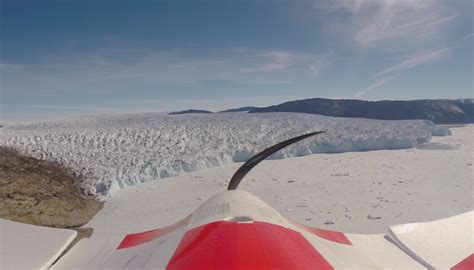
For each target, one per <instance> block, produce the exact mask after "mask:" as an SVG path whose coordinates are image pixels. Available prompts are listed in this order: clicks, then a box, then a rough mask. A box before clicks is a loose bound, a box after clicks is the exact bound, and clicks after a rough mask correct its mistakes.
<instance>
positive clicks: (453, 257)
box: [0, 132, 474, 270]
mask: <svg viewBox="0 0 474 270" xmlns="http://www.w3.org/2000/svg"><path fill="white" fill-rule="evenodd" d="M319 133H321V132H314V133H309V134H306V135H302V136H299V137H296V138H293V139H290V140H287V141H284V142H282V143H279V144H277V145H274V146H272V147H270V148H267V149H266V150H264V151H262V152H261V153H259V154H257V155H256V156H254V157H252V158H251V159H250V160H249V161H247V162H246V163H245V164H244V165H242V167H240V168H239V170H237V172H236V173H235V174H234V176H233V177H232V179H231V181H230V183H229V187H228V190H227V191H225V192H222V193H219V194H216V195H215V196H214V197H212V198H210V199H209V200H208V201H206V202H205V203H203V204H202V205H201V206H200V207H199V208H198V209H196V210H195V211H194V212H192V213H191V214H190V215H188V216H186V217H184V218H183V219H181V220H180V221H177V222H176V223H174V224H172V225H169V226H167V227H163V228H150V230H149V231H145V232H138V233H134V234H129V235H124V236H123V237H120V238H117V239H115V238H107V237H104V238H103V239H102V241H100V243H101V244H98V245H95V246H94V248H91V247H90V245H88V243H87V241H89V240H88V239H83V240H81V241H80V242H79V243H78V244H77V245H75V246H74V247H73V248H72V249H71V250H70V251H69V252H67V253H66V254H65V255H64V256H62V257H61V258H60V259H59V260H57V261H56V262H55V263H54V264H53V262H54V260H55V259H56V258H57V256H58V254H60V253H61V252H62V251H63V250H64V249H65V248H66V246H67V245H68V243H69V241H70V235H61V236H60V235H59V234H58V236H57V237H56V239H62V240H63V243H62V244H60V245H58V243H55V246H54V247H53V244H54V243H53V241H52V240H51V241H43V247H42V248H41V249H42V251H45V250H54V251H53V252H51V253H50V254H51V256H50V257H49V258H46V259H42V260H37V261H34V262H32V263H31V264H29V266H32V268H38V269H44V268H45V269H47V268H48V267H50V269H54V270H57V269H167V270H171V269H454V270H467V269H474V226H473V221H474V211H470V212H467V213H464V214H461V215H458V216H454V217H449V218H446V219H442V220H437V221H432V222H425V223H412V224H404V225H397V226H392V227H390V228H388V232H387V234H372V235H362V234H350V233H342V232H337V231H329V230H323V229H318V228H312V227H308V226H306V225H303V224H300V223H297V222H295V221H292V220H290V219H288V218H286V217H284V216H282V215H281V214H280V213H279V212H278V211H276V210H275V209H273V208H272V207H271V206H270V205H268V204H266V203H265V202H263V201H262V200H260V199H259V198H258V197H256V196H255V195H253V194H251V193H248V192H245V191H240V190H236V188H237V186H238V185H239V183H240V181H241V180H242V179H243V177H244V176H245V175H246V174H247V173H248V172H249V171H250V170H251V169H252V168H253V167H254V166H256V165H257V164H258V163H259V162H260V161H262V160H263V159H265V158H266V157H268V156H270V155H271V154H273V153H275V152H276V151H278V150H280V149H282V148H284V147H286V146H288V145H290V144H292V143H294V142H297V141H299V140H302V139H305V138H307V137H310V136H313V135H316V134H319ZM0 224H1V225H2V228H1V229H2V235H9V237H7V240H6V241H5V240H4V237H3V236H2V238H1V240H2V244H1V248H2V249H1V257H0V268H1V269H9V268H10V267H11V269H13V268H16V267H15V265H14V264H15V263H16V262H18V263H20V262H21V259H20V260H18V258H23V259H24V260H28V259H29V258H30V255H32V254H35V252H36V251H35V250H34V249H29V250H28V249H22V247H26V246H28V244H29V242H30V243H33V242H35V241H36V242H37V241H38V239H35V238H34V237H31V236H27V235H26V234H25V235H20V234H19V235H18V236H15V237H11V234H12V233H16V231H15V230H16V229H15V228H16V227H13V226H6V227H5V226H4V225H3V224H4V223H0ZM25 226H26V225H25ZM28 226H30V227H38V226H31V225H28ZM33 229H35V228H32V229H31V230H33ZM48 230H49V231H51V232H56V231H57V232H58V233H59V232H60V231H61V232H63V231H64V230H56V229H48ZM41 233H42V232H41ZM41 233H40V232H39V231H38V235H40V234H41ZM97 237H99V236H97ZM51 239H53V238H51ZM33 244H34V243H33ZM20 252H21V256H20V255H19V254H20ZM25 252H26V254H25ZM38 254H39V251H38ZM46 257H48V256H46ZM15 259H16V260H15ZM5 262H7V263H5ZM33 264H35V265H33ZM17 266H20V268H21V265H17Z"/></svg>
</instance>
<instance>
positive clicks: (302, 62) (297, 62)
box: [240, 51, 325, 75]
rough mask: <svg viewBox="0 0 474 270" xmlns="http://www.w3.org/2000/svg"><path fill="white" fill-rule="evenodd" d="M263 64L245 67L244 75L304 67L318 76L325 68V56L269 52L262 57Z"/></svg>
mask: <svg viewBox="0 0 474 270" xmlns="http://www.w3.org/2000/svg"><path fill="white" fill-rule="evenodd" d="M260 57H261V58H263V61H261V62H262V63H259V64H258V65H257V66H255V67H244V68H241V69H240V71H241V72H242V73H261V72H272V71H277V70H285V69H288V68H292V67H293V68H294V67H300V68H301V67H303V68H307V69H308V70H309V71H311V73H312V74H314V75H318V74H319V73H320V72H321V70H322V69H323V67H324V58H325V56H320V55H314V54H302V53H288V52H281V51H269V52H265V53H262V54H261V55H260Z"/></svg>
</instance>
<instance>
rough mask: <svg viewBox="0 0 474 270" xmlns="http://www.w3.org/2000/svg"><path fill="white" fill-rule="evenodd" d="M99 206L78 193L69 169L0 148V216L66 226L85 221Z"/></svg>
mask: <svg viewBox="0 0 474 270" xmlns="http://www.w3.org/2000/svg"><path fill="white" fill-rule="evenodd" d="M101 208H102V202H99V201H97V200H96V199H95V198H94V197H92V196H84V195H83V194H81V191H80V185H79V181H77V180H76V179H75V177H74V176H73V174H72V172H71V171H69V170H67V169H64V168H63V167H61V166H59V165H57V164H54V163H52V162H49V161H43V160H38V159H35V158H30V157H24V156H21V155H18V154H17V153H16V152H14V151H11V150H8V149H6V148H0V218H4V219H9V220H13V221H18V222H23V223H29V224H35V225H42V226H51V227H63V228H68V227H76V226H80V225H83V224H85V223H87V222H88V221H89V220H90V219H91V218H92V217H93V216H94V215H95V214H96V213H97V212H98V211H99V210H100V209H101Z"/></svg>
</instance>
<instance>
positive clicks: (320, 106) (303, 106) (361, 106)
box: [250, 98, 474, 124]
mask: <svg viewBox="0 0 474 270" xmlns="http://www.w3.org/2000/svg"><path fill="white" fill-rule="evenodd" d="M262 112H299V113H310V114H321V115H326V116H336V117H358V118H370V119H382V120H402V119H428V120H431V121H433V122H435V123H436V124H455V123H474V99H456V100H449V99H434V100H430V99H423V100H409V101H390V100H382V101H364V100H353V99H341V100H333V99H324V98H313V99H304V100H295V101H289V102H285V103H282V104H279V105H274V106H269V107H265V108H258V109H254V110H252V111H250V113H262Z"/></svg>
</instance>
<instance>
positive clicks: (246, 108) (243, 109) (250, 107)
mask: <svg viewBox="0 0 474 270" xmlns="http://www.w3.org/2000/svg"><path fill="white" fill-rule="evenodd" d="M256 109H259V107H252V106H247V107H240V108H235V109H228V110H225V111H221V113H226V112H249V111H253V110H256Z"/></svg>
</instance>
